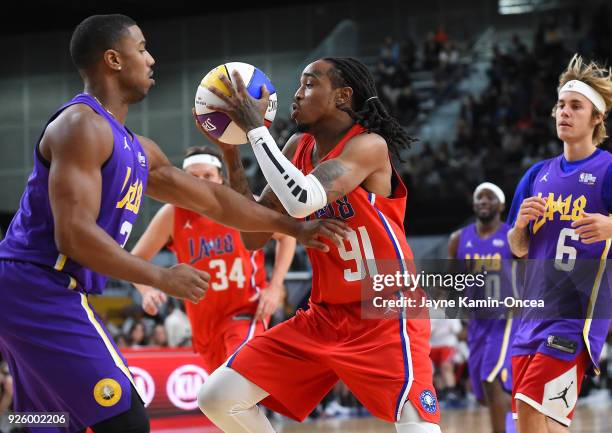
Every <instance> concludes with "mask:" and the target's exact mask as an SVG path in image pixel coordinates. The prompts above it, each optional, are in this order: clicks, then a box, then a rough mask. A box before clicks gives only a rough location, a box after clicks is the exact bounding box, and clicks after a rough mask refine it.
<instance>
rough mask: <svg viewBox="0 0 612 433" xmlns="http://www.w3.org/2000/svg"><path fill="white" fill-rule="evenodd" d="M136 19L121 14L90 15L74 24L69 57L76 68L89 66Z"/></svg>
mask: <svg viewBox="0 0 612 433" xmlns="http://www.w3.org/2000/svg"><path fill="white" fill-rule="evenodd" d="M135 25H136V21H134V20H133V19H132V18H130V17H128V16H125V15H121V14H111V15H92V16H90V17H88V18H85V19H84V20H83V21H81V23H80V24H79V25H78V26H76V28H75V29H74V32H73V33H72V37H71V38H70V57H72V63H74V65H75V66H76V67H77V68H78V69H88V68H91V67H92V66H93V65H94V64H95V63H96V61H97V60H98V58H99V56H100V55H101V54H102V53H103V52H104V51H106V50H108V49H109V48H113V47H115V46H116V44H117V42H118V41H119V40H120V39H121V38H122V37H124V36H126V35H127V34H128V31H127V29H128V28H129V27H131V26H135Z"/></svg>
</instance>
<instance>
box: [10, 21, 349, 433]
mask: <svg viewBox="0 0 612 433" xmlns="http://www.w3.org/2000/svg"><path fill="white" fill-rule="evenodd" d="M70 52H71V56H72V59H73V61H74V63H75V65H76V66H77V68H78V69H79V73H80V74H81V77H82V78H83V81H84V84H85V91H84V93H83V94H80V95H77V96H76V97H75V98H74V99H72V100H71V101H70V102H68V103H67V104H66V105H64V106H62V107H61V108H60V109H59V110H58V111H57V112H56V113H55V114H54V115H53V116H52V117H51V119H50V120H49V122H48V123H47V125H46V127H45V128H44V131H43V133H42V135H41V138H40V139H39V141H38V142H37V143H36V146H35V150H34V152H35V154H34V170H33V172H32V174H31V175H30V178H29V180H28V183H27V186H26V190H25V193H24V194H23V196H22V199H21V203H20V208H19V210H18V211H17V214H16V215H15V218H14V219H13V221H12V223H11V225H10V228H9V231H8V233H7V235H6V238H5V239H4V240H3V241H2V243H0V299H2V302H0V351H1V352H2V357H3V358H4V359H6V360H7V362H8V364H9V368H10V370H11V374H12V376H13V377H14V390H15V394H14V409H15V410H16V411H20V412H25V411H28V412H30V411H36V412H42V411H48V412H68V414H69V419H70V421H69V425H68V427H67V428H61V429H60V428H56V429H52V428H32V429H31V431H32V432H38V431H40V432H41V433H42V432H47V433H48V432H53V431H62V432H66V431H67V432H69V433H73V432H77V431H83V430H84V429H85V428H86V427H87V426H91V427H92V429H93V430H94V432H95V433H106V432H113V433H121V432H131V433H142V432H148V431H149V422H148V418H147V416H146V412H145V410H144V406H143V404H142V401H141V400H140V399H139V398H138V395H137V392H136V391H135V388H134V386H133V384H132V377H131V375H130V372H129V370H128V368H127V366H126V363H125V360H124V358H123V357H122V356H121V355H120V354H119V352H118V350H117V348H116V346H115V344H114V342H113V340H112V339H111V337H110V335H109V333H108V331H107V330H106V328H105V326H104V325H103V323H102V322H101V321H100V319H99V317H98V316H97V315H96V313H95V312H94V311H93V309H92V308H91V307H90V306H89V304H88V300H87V295H88V294H99V293H101V292H102V290H103V288H104V284H105V276H104V275H108V276H111V277H114V278H119V279H124V280H127V281H131V282H135V283H141V284H147V285H151V286H154V287H158V288H160V289H161V290H163V291H164V292H166V293H168V294H170V295H173V296H177V297H180V298H183V299H187V300H190V301H192V302H198V301H199V300H200V299H201V298H202V296H203V295H204V292H205V290H206V288H207V287H208V279H209V276H208V274H207V273H205V272H202V271H199V270H197V269H195V268H192V267H190V266H188V265H184V264H180V265H177V266H174V267H172V268H170V269H165V268H161V267H158V266H155V265H153V264H151V263H149V262H147V261H145V260H142V259H140V258H137V257H135V256H132V255H131V254H129V253H128V252H126V251H125V250H123V248H122V247H123V246H124V245H125V243H126V241H127V239H128V236H129V234H130V232H131V230H132V227H133V225H134V222H135V220H136V217H137V215H138V211H139V209H140V207H141V203H142V198H143V195H144V194H145V192H146V193H147V194H148V195H150V196H152V197H154V198H156V199H158V200H161V201H165V202H169V203H172V204H174V205H177V206H180V207H183V208H187V209H191V210H193V211H196V212H199V213H202V214H205V215H207V216H208V217H210V218H212V219H214V220H215V221H219V222H223V223H224V224H227V225H229V226H232V227H235V228H237V229H239V230H245V231H258V232H259V231H264V232H282V233H286V234H289V235H291V236H294V237H296V238H298V240H301V241H302V242H304V243H306V244H307V245H308V246H314V247H318V248H322V249H324V250H326V249H327V247H326V246H325V245H324V244H323V243H322V242H320V241H318V240H316V238H317V237H318V236H319V235H325V236H328V237H330V238H332V240H337V236H339V237H342V236H343V235H344V229H343V226H342V224H341V223H338V222H335V221H326V222H322V221H311V222H306V223H300V222H298V221H296V220H294V219H292V218H289V217H287V216H284V215H281V214H279V213H277V212H274V211H271V210H269V209H266V208H264V207H262V206H259V205H257V204H256V203H254V202H253V201H251V200H248V199H246V198H244V197H242V196H241V195H240V194H238V193H236V192H234V191H232V190H231V189H230V188H227V187H224V186H222V185H216V184H213V183H210V182H206V181H203V180H200V179H197V178H195V177H193V176H190V175H188V174H186V173H185V172H183V171H182V170H179V169H178V168H176V167H173V166H172V164H171V163H170V161H169V160H168V159H167V158H166V156H165V155H164V154H163V152H162V151H161V150H160V149H159V147H158V146H157V145H156V144H155V143H154V142H153V141H152V140H150V139H148V138H145V137H141V136H137V135H136V134H134V133H132V132H131V131H130V130H128V129H127V128H126V127H125V126H124V122H125V118H126V116H127V112H128V107H129V105H130V104H133V103H136V102H138V101H140V100H142V99H143V98H144V97H145V96H146V94H147V93H148V91H149V89H150V88H151V86H152V85H153V84H154V80H153V79H152V73H153V72H152V66H153V63H154V60H153V58H152V57H151V55H150V54H149V53H148V51H147V50H146V48H145V40H144V36H143V35H142V32H141V30H140V28H139V27H138V26H137V25H136V23H135V22H134V21H133V20H132V19H130V18H128V17H126V16H123V15H97V16H92V17H89V18H87V19H85V20H84V21H83V22H82V23H81V24H79V26H77V28H76V29H75V31H74V33H73V36H72V39H71V46H70ZM262 116H263V114H262Z"/></svg>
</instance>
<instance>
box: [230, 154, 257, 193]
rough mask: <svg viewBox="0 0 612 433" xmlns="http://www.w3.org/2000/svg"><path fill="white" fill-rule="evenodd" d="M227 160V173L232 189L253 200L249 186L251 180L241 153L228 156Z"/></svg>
mask: <svg viewBox="0 0 612 433" xmlns="http://www.w3.org/2000/svg"><path fill="white" fill-rule="evenodd" d="M226 162H227V173H228V177H229V182H230V186H231V187H232V189H233V190H234V191H236V192H238V193H240V194H242V195H243V196H245V197H246V198H248V199H250V200H253V193H252V192H251V188H250V187H249V182H248V180H247V178H246V174H245V172H244V167H243V166H242V161H241V160H240V154H239V153H236V154H235V155H234V156H233V157H232V158H231V159H230V158H226Z"/></svg>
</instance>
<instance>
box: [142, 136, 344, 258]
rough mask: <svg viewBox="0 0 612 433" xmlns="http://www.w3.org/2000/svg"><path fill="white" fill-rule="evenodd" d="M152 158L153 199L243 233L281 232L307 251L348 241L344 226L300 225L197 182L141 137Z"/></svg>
mask: <svg viewBox="0 0 612 433" xmlns="http://www.w3.org/2000/svg"><path fill="white" fill-rule="evenodd" d="M140 141H141V143H142V144H143V146H144V148H145V150H146V152H147V154H148V156H149V169H150V173H149V181H148V185H147V194H148V195H150V196H151V197H153V198H155V199H157V200H160V201H163V202H166V203H171V204H174V205H177V206H181V207H183V208H187V209H191V210H193V211H195V212H198V213H201V214H203V215H206V216H208V217H209V218H211V219H213V220H215V221H217V222H219V223H221V224H224V225H227V226H230V227H234V228H236V229H238V230H240V231H251V232H262V231H264V232H280V233H285V234H288V235H290V236H293V237H295V238H296V239H298V240H299V241H300V242H302V243H303V244H304V245H306V246H307V247H311V248H318V249H321V250H323V251H327V250H328V247H327V245H326V244H324V243H323V242H321V241H319V240H317V238H318V237H319V236H325V237H327V238H329V239H331V240H332V241H334V242H335V243H338V244H339V243H340V242H341V241H340V240H339V238H341V237H345V225H344V224H343V223H341V222H339V221H332V220H315V221H307V222H299V221H296V220H295V219H293V218H290V217H288V216H287V215H283V214H280V213H278V212H274V211H272V210H270V209H268V208H266V207H264V206H260V205H258V204H257V203H255V202H254V201H252V200H249V199H247V198H246V197H244V196H242V195H241V194H238V193H237V192H235V191H233V190H232V189H231V188H228V187H226V186H224V185H218V184H216V183H213V182H208V181H206V180H201V179H197V178H195V177H193V176H191V175H189V174H188V173H186V172H184V171H183V170H179V169H178V168H176V167H174V166H173V165H172V164H171V163H170V161H169V160H168V158H167V157H166V156H165V155H164V154H163V152H162V151H161V150H160V149H159V147H158V146H157V144H155V142H153V141H152V140H150V139H148V138H145V137H140Z"/></svg>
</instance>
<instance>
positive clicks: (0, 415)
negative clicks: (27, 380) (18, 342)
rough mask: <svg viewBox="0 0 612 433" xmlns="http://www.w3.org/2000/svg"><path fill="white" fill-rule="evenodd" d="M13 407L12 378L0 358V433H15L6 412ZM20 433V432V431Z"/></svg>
mask: <svg viewBox="0 0 612 433" xmlns="http://www.w3.org/2000/svg"><path fill="white" fill-rule="evenodd" d="M12 406H13V377H12V376H11V375H10V373H9V369H8V365H7V364H6V362H5V361H3V360H2V358H0V433H9V432H16V431H17V429H12V428H11V427H14V425H13V426H11V425H10V424H9V422H8V418H7V415H8V412H9V411H10V410H11V408H12ZM20 431H21V430H20Z"/></svg>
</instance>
